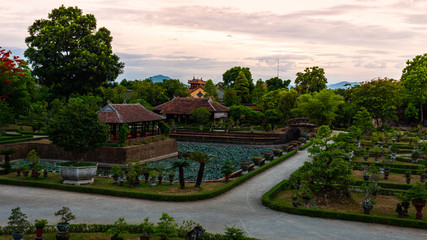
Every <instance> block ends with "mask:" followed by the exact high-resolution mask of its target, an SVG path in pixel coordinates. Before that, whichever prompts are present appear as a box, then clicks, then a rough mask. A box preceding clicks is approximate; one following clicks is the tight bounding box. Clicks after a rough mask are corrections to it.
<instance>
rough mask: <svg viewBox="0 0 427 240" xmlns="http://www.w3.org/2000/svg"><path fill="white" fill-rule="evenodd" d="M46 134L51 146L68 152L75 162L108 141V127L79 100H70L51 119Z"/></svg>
mask: <svg viewBox="0 0 427 240" xmlns="http://www.w3.org/2000/svg"><path fill="white" fill-rule="evenodd" d="M46 132H47V134H48V136H49V139H50V140H51V141H52V143H53V144H55V145H57V146H58V147H62V148H63V149H64V150H65V151H68V152H70V153H71V154H72V155H73V156H74V159H75V160H76V161H79V160H80V159H81V157H82V156H83V154H84V153H86V152H87V151H90V150H95V149H96V148H97V147H99V146H100V144H101V143H104V142H105V141H107V139H108V126H107V125H106V124H104V123H102V122H100V121H99V118H98V114H97V113H96V112H95V111H92V110H91V109H90V108H89V107H88V105H87V104H85V103H84V102H83V100H82V99H80V98H71V99H70V101H69V102H68V104H67V105H66V106H65V107H64V108H63V109H62V110H61V111H60V113H59V114H57V115H56V116H55V117H54V118H53V119H51V121H50V122H49V125H48V127H47V128H46Z"/></svg>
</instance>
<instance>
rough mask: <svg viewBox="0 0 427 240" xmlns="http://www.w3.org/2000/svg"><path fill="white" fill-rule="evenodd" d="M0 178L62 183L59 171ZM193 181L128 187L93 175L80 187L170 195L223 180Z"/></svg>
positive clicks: (211, 187) (213, 185)
mask: <svg viewBox="0 0 427 240" xmlns="http://www.w3.org/2000/svg"><path fill="white" fill-rule="evenodd" d="M0 178H7V179H11V180H20V181H24V182H25V181H31V182H40V183H51V184H62V177H61V176H60V175H59V173H49V175H48V177H47V178H44V177H43V176H40V177H39V179H37V180H36V179H33V178H31V177H28V178H27V179H24V177H23V176H22V174H21V177H17V176H16V173H10V174H8V175H0ZM194 184H195V183H192V182H189V183H186V184H185V189H181V188H180V185H179V183H178V182H174V184H173V185H169V181H163V182H162V184H161V185H159V184H157V186H156V187H151V183H150V182H148V183H144V181H143V180H142V181H141V185H139V186H134V187H133V188H130V187H129V184H128V183H126V182H124V184H123V186H118V185H116V184H113V179H112V178H106V177H95V181H94V183H93V184H90V185H86V186H85V185H82V186H80V187H82V188H85V187H95V188H102V189H112V190H120V191H132V192H145V193H155V194H172V195H186V194H192V193H204V192H208V191H211V190H214V189H217V188H219V187H221V186H223V185H225V182H208V183H202V185H201V187H200V188H196V187H194Z"/></svg>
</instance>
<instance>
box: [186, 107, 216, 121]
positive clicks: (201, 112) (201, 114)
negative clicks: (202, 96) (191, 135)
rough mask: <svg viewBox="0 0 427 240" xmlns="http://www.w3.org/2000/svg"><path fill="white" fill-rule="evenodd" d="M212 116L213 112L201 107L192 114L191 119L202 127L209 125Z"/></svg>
mask: <svg viewBox="0 0 427 240" xmlns="http://www.w3.org/2000/svg"><path fill="white" fill-rule="evenodd" d="M210 116H211V112H209V110H208V109H207V108H206V107H199V108H196V109H194V110H192V111H191V112H190V119H191V120H193V121H194V122H196V123H197V124H200V125H204V124H207V123H208V122H209V120H210Z"/></svg>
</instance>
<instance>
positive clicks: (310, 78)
mask: <svg viewBox="0 0 427 240" xmlns="http://www.w3.org/2000/svg"><path fill="white" fill-rule="evenodd" d="M296 75H297V78H296V79H295V86H296V89H297V90H298V92H299V93H300V94H304V93H311V92H319V91H320V90H322V89H325V88H326V83H328V80H327V79H326V77H325V70H323V68H320V67H318V66H314V67H309V68H306V69H305V70H304V72H303V73H302V72H298V73H297V74H296Z"/></svg>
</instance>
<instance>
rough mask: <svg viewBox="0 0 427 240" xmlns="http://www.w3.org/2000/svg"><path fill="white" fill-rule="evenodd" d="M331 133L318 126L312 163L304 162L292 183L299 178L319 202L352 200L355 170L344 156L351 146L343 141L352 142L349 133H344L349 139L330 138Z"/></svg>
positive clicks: (327, 128) (310, 150) (327, 129)
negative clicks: (351, 193) (352, 180)
mask: <svg viewBox="0 0 427 240" xmlns="http://www.w3.org/2000/svg"><path fill="white" fill-rule="evenodd" d="M330 132H331V131H330V129H329V127H328V126H321V127H319V130H318V134H317V138H316V139H314V140H313V145H312V147H311V148H310V149H309V153H310V157H311V158H312V161H310V162H305V163H304V165H303V166H302V167H301V168H300V169H299V171H298V173H297V175H293V176H291V179H290V181H291V182H294V179H295V177H298V178H299V179H300V181H301V182H302V185H303V188H306V190H308V191H309V192H310V193H311V194H313V195H314V197H316V199H317V200H319V201H326V202H328V201H335V202H337V201H340V200H349V199H350V193H349V187H350V185H351V179H352V177H351V173H352V167H351V164H350V162H348V161H345V160H344V157H345V156H346V154H345V147H347V146H348V145H349V144H350V143H349V142H344V141H343V139H347V140H348V139H350V140H352V139H351V137H349V136H350V135H349V134H348V133H345V135H346V137H344V136H340V137H338V136H336V137H331V136H330ZM331 140H332V141H331ZM292 178H293V179H292Z"/></svg>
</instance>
